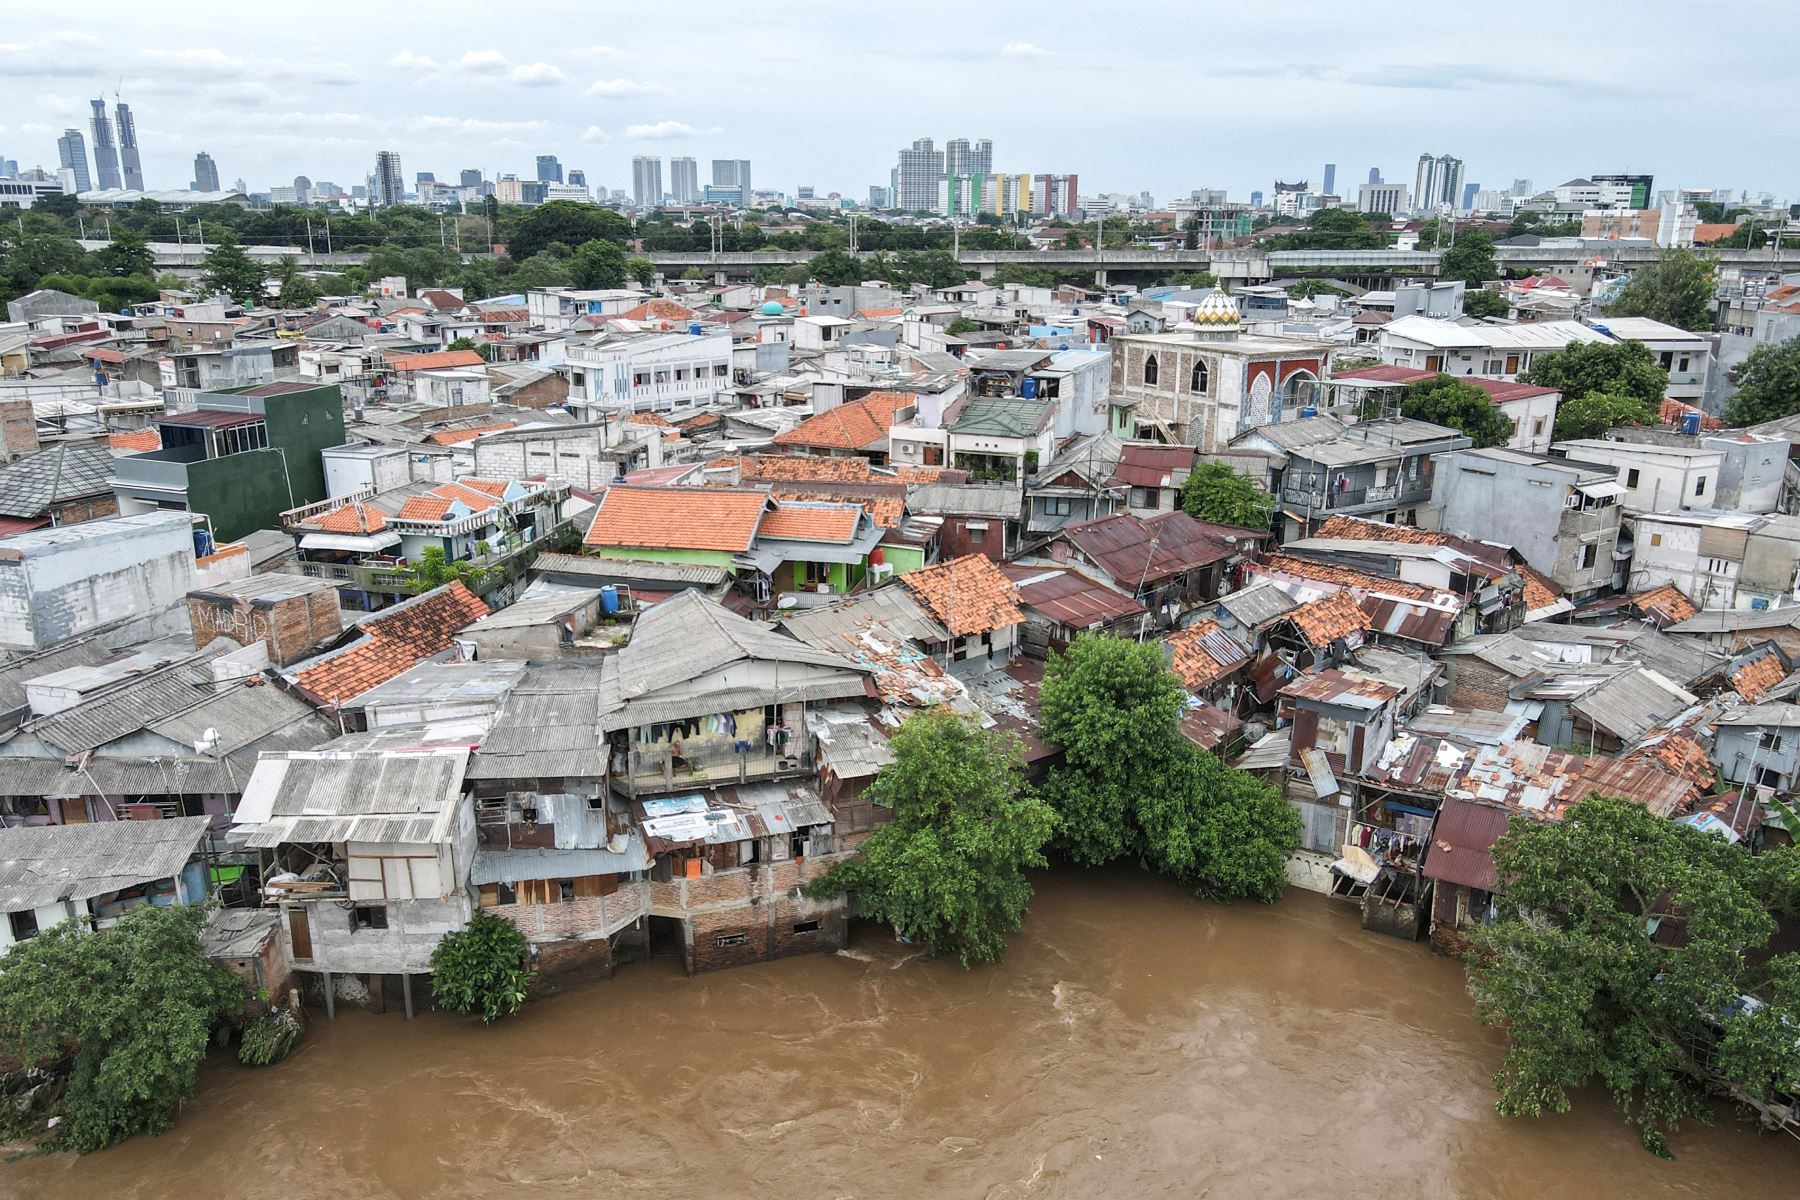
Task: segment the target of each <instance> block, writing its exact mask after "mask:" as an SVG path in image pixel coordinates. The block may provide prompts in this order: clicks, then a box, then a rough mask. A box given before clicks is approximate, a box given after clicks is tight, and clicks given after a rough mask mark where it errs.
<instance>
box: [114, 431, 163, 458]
mask: <svg viewBox="0 0 1800 1200" xmlns="http://www.w3.org/2000/svg"><path fill="white" fill-rule="evenodd" d="M106 440H107V444H108V445H109V446H110V447H111V448H112V449H114V450H129V451H131V453H133V454H144V453H147V452H148V451H151V450H161V449H162V434H160V433H158V432H157V431H156V430H154V429H140V430H138V431H137V432H135V433H115V434H113V435H112V436H110V437H108V438H107V439H106Z"/></svg>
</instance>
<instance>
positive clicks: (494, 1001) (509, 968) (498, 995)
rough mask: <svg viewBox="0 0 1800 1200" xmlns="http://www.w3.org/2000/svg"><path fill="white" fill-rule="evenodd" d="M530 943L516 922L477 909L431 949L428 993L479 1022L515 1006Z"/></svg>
mask: <svg viewBox="0 0 1800 1200" xmlns="http://www.w3.org/2000/svg"><path fill="white" fill-rule="evenodd" d="M529 954H530V948H529V947H528V946H527V945H526V943H525V935H524V934H523V933H521V932H519V927H518V926H517V925H514V924H513V923H512V922H511V921H508V920H507V919H506V918H504V917H497V916H495V915H494V914H492V913H488V912H482V911H481V910H479V909H477V910H476V912H475V915H474V916H472V917H470V918H469V923H468V924H467V925H465V926H463V927H462V928H461V929H457V930H453V931H451V932H450V933H447V934H445V935H444V936H443V939H442V940H441V941H439V942H438V944H437V947H436V948H435V949H434V950H432V952H431V993H432V995H433V996H435V997H436V998H437V1002H438V1003H439V1004H442V1005H443V1006H444V1007H445V1008H447V1009H449V1010H450V1011H451V1012H460V1013H472V1014H474V1015H475V1016H478V1017H480V1018H481V1019H482V1020H483V1021H484V1022H491V1021H497V1020H499V1019H500V1018H501V1017H504V1016H509V1015H511V1014H512V1013H516V1012H518V1011H519V1006H520V1005H522V1004H524V1003H525V993H526V990H527V989H528V988H529V987H530V986H531V975H532V971H531V964H530V958H529Z"/></svg>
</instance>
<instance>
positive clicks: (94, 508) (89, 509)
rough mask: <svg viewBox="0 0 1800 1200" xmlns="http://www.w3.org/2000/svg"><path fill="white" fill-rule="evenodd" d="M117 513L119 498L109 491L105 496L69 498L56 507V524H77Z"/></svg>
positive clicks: (114, 515) (113, 515)
mask: <svg viewBox="0 0 1800 1200" xmlns="http://www.w3.org/2000/svg"><path fill="white" fill-rule="evenodd" d="M118 515H119V498H118V497H117V496H114V495H111V494H110V493H109V494H108V495H105V496H88V497H86V498H85V499H81V500H71V501H69V503H67V504H65V505H63V506H62V507H60V508H58V509H56V523H57V524H58V525H79V524H81V523H82V522H83V521H98V520H99V519H100V518H101V517H116V516H118Z"/></svg>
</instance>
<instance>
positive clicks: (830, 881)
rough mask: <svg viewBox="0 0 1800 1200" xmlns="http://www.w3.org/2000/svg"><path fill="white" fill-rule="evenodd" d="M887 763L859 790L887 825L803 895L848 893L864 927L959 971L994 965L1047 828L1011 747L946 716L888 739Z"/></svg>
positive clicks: (1027, 890)
mask: <svg viewBox="0 0 1800 1200" xmlns="http://www.w3.org/2000/svg"><path fill="white" fill-rule="evenodd" d="M892 745H893V753H894V761H893V762H891V763H889V764H888V765H887V766H885V767H883V768H882V769H881V770H880V771H879V772H878V773H877V774H876V776H875V782H874V783H873V784H872V785H870V794H871V795H872V797H873V798H874V800H875V802H876V803H877V804H880V805H883V806H885V807H887V808H889V809H891V810H892V811H893V814H894V817H893V820H891V821H889V822H888V823H887V824H885V825H883V826H881V827H880V828H879V829H877V830H876V831H875V832H874V833H873V834H871V835H870V836H869V838H868V840H867V841H865V842H863V844H862V846H861V847H860V848H859V849H858V851H857V853H856V855H855V857H853V858H850V859H847V860H845V861H843V862H841V863H839V864H838V865H837V866H835V867H833V868H832V869H831V870H830V871H829V872H828V873H826V874H825V875H824V876H822V877H820V879H819V880H817V881H816V882H815V883H814V884H813V885H812V886H811V887H810V888H809V889H808V891H809V892H810V893H811V894H812V895H814V896H830V895H835V894H836V893H838V892H841V891H849V892H852V893H854V895H855V896H856V902H857V907H858V908H859V910H860V911H861V912H862V914H863V915H864V916H867V917H869V918H871V919H873V920H877V921H882V922H885V923H887V924H889V925H891V926H893V928H894V932H895V933H896V934H898V935H899V936H900V937H903V938H906V939H907V940H909V941H914V942H922V943H924V944H925V945H926V946H927V947H929V948H930V950H931V952H932V953H933V954H947V955H948V954H953V955H955V956H956V957H957V958H958V959H959V960H961V962H962V964H963V966H965V967H966V966H968V965H969V964H970V963H971V962H994V961H996V960H998V959H999V958H1000V956H1001V954H1002V953H1004V951H1005V950H1006V938H1007V935H1009V934H1012V933H1015V932H1017V931H1018V930H1019V928H1020V927H1021V926H1022V925H1023V924H1024V923H1025V913H1026V911H1027V909H1028V908H1029V906H1030V903H1031V895H1032V889H1031V881H1030V880H1029V879H1027V878H1026V875H1025V872H1026V871H1027V870H1029V869H1031V868H1034V867H1042V866H1045V865H1046V861H1045V858H1044V853H1043V847H1044V843H1045V842H1047V841H1048V840H1049V839H1050V835H1051V832H1052V831H1053V829H1054V828H1055V824H1056V819H1055V816H1054V814H1052V813H1051V811H1050V808H1049V806H1048V805H1047V804H1045V803H1044V802H1043V801H1042V800H1040V799H1038V798H1037V797H1036V796H1033V795H1032V794H1031V793H1030V792H1029V790H1028V789H1027V788H1026V786H1025V776H1024V770H1023V767H1022V764H1021V762H1020V758H1019V745H1018V742H1017V740H1016V739H1015V738H1013V737H1012V736H1011V735H1010V734H1003V733H998V732H995V731H992V730H984V729H982V728H981V727H980V726H979V725H977V724H976V723H975V722H974V721H972V720H970V719H968V718H966V717H963V716H961V715H959V714H957V713H954V712H952V711H950V710H949V709H947V708H939V709H934V710H931V711H929V712H920V713H915V714H914V715H912V716H911V717H909V718H907V720H906V722H905V723H904V724H902V725H901V726H900V728H899V729H898V730H897V731H896V732H895V734H894V738H893V743H892Z"/></svg>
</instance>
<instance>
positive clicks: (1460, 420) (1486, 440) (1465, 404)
mask: <svg viewBox="0 0 1800 1200" xmlns="http://www.w3.org/2000/svg"><path fill="white" fill-rule="evenodd" d="M1400 411H1401V413H1402V414H1403V415H1405V416H1408V417H1411V418H1412V419H1413V420H1415V421H1429V422H1431V423H1432V424H1433V425H1447V426H1449V427H1450V428H1451V429H1454V430H1456V431H1458V432H1459V433H1461V434H1462V435H1463V436H1465V437H1467V438H1468V439H1469V440H1470V441H1472V442H1474V443H1475V445H1476V447H1477V448H1479V447H1482V446H1498V445H1500V444H1501V443H1503V442H1505V441H1506V440H1507V439H1508V438H1510V437H1512V435H1513V422H1512V418H1511V417H1508V416H1507V415H1506V414H1505V413H1503V412H1501V411H1500V409H1499V408H1498V407H1496V406H1495V404H1494V401H1493V400H1492V398H1490V397H1489V396H1488V394H1487V393H1486V392H1484V391H1482V390H1481V389H1480V388H1478V387H1475V386H1474V385H1473V384H1468V383H1464V382H1463V381H1462V380H1460V379H1456V378H1453V377H1452V376H1449V375H1438V376H1436V377H1435V378H1432V379H1421V380H1419V381H1418V382H1417V383H1409V384H1407V385H1406V390H1405V392H1403V393H1402V395H1401V398H1400Z"/></svg>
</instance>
